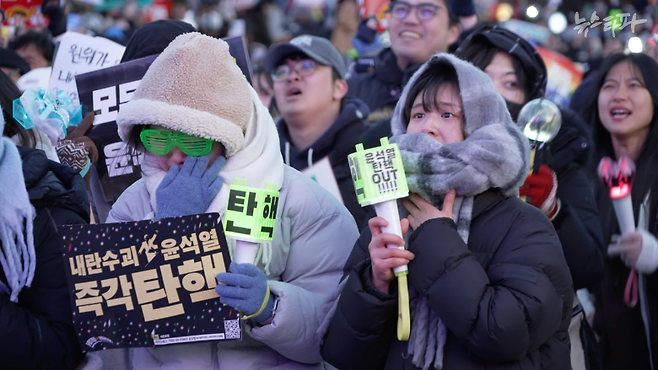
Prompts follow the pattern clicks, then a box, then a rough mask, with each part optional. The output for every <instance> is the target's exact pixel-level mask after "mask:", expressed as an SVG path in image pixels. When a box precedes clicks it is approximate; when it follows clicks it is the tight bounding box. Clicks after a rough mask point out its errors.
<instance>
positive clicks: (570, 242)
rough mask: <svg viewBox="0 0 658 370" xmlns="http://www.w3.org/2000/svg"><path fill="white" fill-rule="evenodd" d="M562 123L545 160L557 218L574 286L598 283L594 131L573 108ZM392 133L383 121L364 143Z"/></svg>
mask: <svg viewBox="0 0 658 370" xmlns="http://www.w3.org/2000/svg"><path fill="white" fill-rule="evenodd" d="M560 112H561V113H562V126H561V128H560V131H559V132H558V134H557V135H556V136H555V138H554V139H553V141H551V143H550V155H547V156H545V157H544V158H542V159H540V158H539V157H537V158H536V159H535V162H538V161H540V160H543V161H545V162H542V163H545V164H547V165H548V167H550V168H551V169H552V170H553V171H555V174H556V176H557V197H558V199H560V203H561V207H560V211H559V212H558V214H557V215H556V217H555V218H554V219H553V227H555V230H556V231H557V234H558V237H559V238H560V243H561V244H562V249H563V251H564V255H565V257H566V260H567V264H568V265H569V270H570V271H571V277H572V278H573V283H574V289H581V288H588V287H592V286H594V285H596V284H597V283H598V282H599V281H601V278H603V231H602V230H601V225H600V222H599V217H598V211H597V208H596V205H595V203H594V194H593V193H592V189H591V185H590V180H589V179H588V177H587V166H588V165H589V161H590V157H591V152H590V150H591V148H592V138H591V132H590V131H589V129H588V128H587V126H586V124H585V122H583V120H582V119H581V118H580V117H578V116H577V115H576V114H575V113H574V112H573V111H571V110H569V109H567V108H561V109H560ZM383 136H391V125H390V123H389V120H385V121H382V122H379V123H378V124H376V125H374V126H372V127H371V128H370V129H368V130H367V131H366V132H365V133H364V135H363V136H362V137H361V139H362V141H363V143H364V146H365V147H366V148H370V147H373V146H377V145H379V144H378V142H379V137H383Z"/></svg>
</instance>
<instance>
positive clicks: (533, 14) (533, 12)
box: [525, 5, 539, 19]
mask: <svg viewBox="0 0 658 370" xmlns="http://www.w3.org/2000/svg"><path fill="white" fill-rule="evenodd" d="M525 14H526V15H527V16H528V18H533V19H534V18H537V16H538V15H539V10H537V7H536V6H534V5H530V6H529V7H528V9H526V11H525Z"/></svg>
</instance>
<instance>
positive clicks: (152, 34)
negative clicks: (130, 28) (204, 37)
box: [121, 19, 196, 63]
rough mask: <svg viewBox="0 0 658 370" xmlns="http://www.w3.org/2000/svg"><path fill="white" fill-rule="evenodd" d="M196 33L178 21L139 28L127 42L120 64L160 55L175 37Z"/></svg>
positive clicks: (169, 20) (149, 24) (190, 27)
mask: <svg viewBox="0 0 658 370" xmlns="http://www.w3.org/2000/svg"><path fill="white" fill-rule="evenodd" d="M188 32H196V29H195V28H194V26H192V25H191V24H189V23H186V22H183V21H178V20H171V19H166V20H159V21H155V22H151V23H147V24H145V25H143V26H142V27H140V28H139V29H138V30H137V31H135V33H134V34H133V35H132V37H131V38H130V40H128V45H126V51H124V53H123V57H122V58H121V63H123V62H128V61H131V60H135V59H139V58H144V57H147V56H149V55H154V54H160V53H161V52H162V51H163V50H164V49H165V48H166V47H167V46H169V43H171V42H172V41H173V40H174V39H175V38H176V37H178V36H180V35H182V34H184V33H188Z"/></svg>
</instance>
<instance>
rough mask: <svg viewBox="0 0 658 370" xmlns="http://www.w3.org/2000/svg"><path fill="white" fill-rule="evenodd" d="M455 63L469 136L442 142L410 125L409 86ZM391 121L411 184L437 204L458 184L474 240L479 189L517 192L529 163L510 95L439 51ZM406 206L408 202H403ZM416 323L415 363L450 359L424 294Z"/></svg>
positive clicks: (462, 213)
mask: <svg viewBox="0 0 658 370" xmlns="http://www.w3.org/2000/svg"><path fill="white" fill-rule="evenodd" d="M446 64H449V65H451V66H452V67H453V68H454V69H455V70H456V72H457V77H458V81H459V90H460V96H461V98H462V103H463V108H464V109H463V111H464V115H465V120H466V130H465V131H466V134H467V135H466V138H465V139H464V140H463V141H461V142H455V143H450V144H446V145H444V144H441V143H440V142H438V141H437V140H435V139H434V138H432V137H431V136H429V135H427V134H424V133H414V134H407V133H406V122H404V123H403V122H402V110H403V108H404V104H405V102H406V101H407V100H408V99H414V98H415V97H410V96H407V95H408V91H409V89H410V87H411V86H413V85H414V84H415V82H416V80H417V79H418V78H419V76H420V75H421V74H422V73H423V72H424V71H426V70H427V69H428V68H443V66H445V65H446ZM391 128H392V131H393V134H394V136H393V137H392V138H391V142H394V143H397V144H398V146H399V148H400V152H401V155H402V160H403V163H404V170H405V173H406V175H407V182H408V185H409V191H411V192H414V193H417V194H419V195H420V196H421V197H422V198H423V199H425V200H426V201H428V202H430V203H432V204H434V205H435V206H436V207H440V206H442V203H443V197H444V196H445V194H446V193H447V192H448V191H449V190H451V189H455V190H456V191H457V197H456V199H455V204H454V206H453V220H454V221H455V223H456V224H457V231H458V233H459V235H460V237H461V238H462V240H463V241H464V243H466V244H468V237H469V232H470V225H471V216H472V211H473V199H474V197H475V196H476V195H478V194H480V193H482V192H484V191H486V190H488V189H491V188H499V189H501V191H502V192H503V193H504V194H505V195H507V196H517V195H518V189H519V187H520V186H521V185H522V184H523V182H524V181H525V177H526V175H527V171H528V158H529V153H530V147H529V144H528V140H527V139H526V138H525V137H524V136H523V134H522V133H521V132H520V130H519V129H518V128H517V126H516V125H515V124H514V122H513V121H512V119H511V117H510V115H509V112H508V111H507V107H506V105H505V100H504V99H503V98H502V96H501V95H500V93H499V92H498V90H497V89H496V87H495V85H494V84H493V82H492V81H491V79H490V78H489V77H488V76H487V75H486V74H484V72H482V71H480V70H479V69H478V68H476V67H474V66H473V65H471V64H470V63H468V62H464V61H461V60H459V59H457V58H456V57H454V56H451V55H448V54H436V55H434V56H433V57H432V58H431V59H430V60H429V61H428V62H426V63H425V64H424V65H423V66H421V67H420V69H419V70H418V71H417V72H416V73H415V74H414V76H413V77H412V78H411V80H410V81H409V83H408V84H407V87H406V88H405V90H404V91H403V93H402V95H401V97H400V100H399V102H398V104H397V106H396V108H395V113H394V116H393V119H392V120H391ZM403 211H405V212H406V210H403ZM411 310H412V328H411V336H410V338H409V344H408V352H409V354H410V355H412V356H413V357H412V362H413V364H414V365H416V366H418V367H420V368H422V369H423V370H427V369H429V367H430V366H432V364H433V366H434V368H435V369H441V368H442V367H443V347H444V345H445V340H446V336H447V329H446V327H445V324H444V323H443V322H442V321H441V318H440V317H439V316H438V315H437V314H436V312H435V311H434V310H433V309H432V308H431V307H430V306H429V303H428V301H427V298H426V297H423V296H420V295H418V296H417V297H416V298H415V299H414V300H413V301H412V302H411Z"/></svg>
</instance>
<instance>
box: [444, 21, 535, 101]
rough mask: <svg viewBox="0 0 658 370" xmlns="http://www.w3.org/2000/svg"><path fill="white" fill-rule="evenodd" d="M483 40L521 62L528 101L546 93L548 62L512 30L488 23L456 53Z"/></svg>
mask: <svg viewBox="0 0 658 370" xmlns="http://www.w3.org/2000/svg"><path fill="white" fill-rule="evenodd" d="M481 41H486V42H488V43H490V44H492V45H493V46H495V47H497V48H499V49H501V51H505V52H507V53H508V54H510V55H512V56H513V57H515V58H516V59H517V60H518V61H519V62H520V63H521V66H522V68H523V72H524V73H525V77H526V85H527V88H528V91H527V98H528V99H527V100H528V101H530V100H532V99H536V98H539V97H542V96H543V95H544V92H545V90H546V83H547V81H548V73H547V71H546V64H544V60H543V59H542V58H541V55H539V52H537V49H535V48H534V47H533V46H532V45H531V44H530V43H529V42H528V41H526V40H525V39H524V38H523V37H521V36H519V35H517V34H516V33H514V32H512V31H510V30H507V29H505V28H502V27H500V26H497V25H494V24H488V23H487V24H483V25H481V26H479V27H478V28H476V29H474V30H473V31H472V32H471V34H470V35H469V36H468V38H466V40H465V41H464V42H463V43H462V44H461V45H460V46H459V49H457V51H456V52H455V54H456V55H458V56H461V55H462V50H464V49H466V48H468V45H469V44H471V43H473V42H481Z"/></svg>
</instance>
